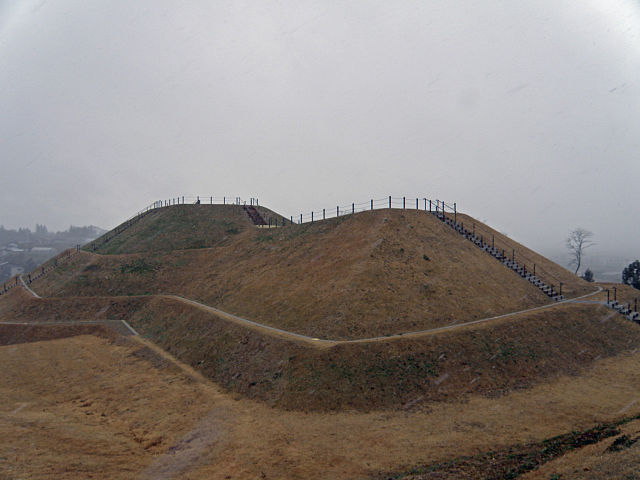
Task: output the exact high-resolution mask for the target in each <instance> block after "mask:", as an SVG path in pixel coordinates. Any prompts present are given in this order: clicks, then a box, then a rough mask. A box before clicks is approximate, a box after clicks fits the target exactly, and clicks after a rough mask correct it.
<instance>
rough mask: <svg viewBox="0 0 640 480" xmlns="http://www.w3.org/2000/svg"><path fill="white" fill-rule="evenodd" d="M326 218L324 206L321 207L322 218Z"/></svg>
mask: <svg viewBox="0 0 640 480" xmlns="http://www.w3.org/2000/svg"><path fill="white" fill-rule="evenodd" d="M325 218H326V215H325V212H324V208H323V209H322V219H323V220H324V219H325Z"/></svg>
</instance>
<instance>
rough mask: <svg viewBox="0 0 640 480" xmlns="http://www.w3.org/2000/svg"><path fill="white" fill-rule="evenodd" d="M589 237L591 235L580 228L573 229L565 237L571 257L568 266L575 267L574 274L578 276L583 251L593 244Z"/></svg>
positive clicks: (591, 235)
mask: <svg viewBox="0 0 640 480" xmlns="http://www.w3.org/2000/svg"><path fill="white" fill-rule="evenodd" d="M591 237H593V233H592V232H590V231H589V230H585V229H584V228H581V227H577V228H574V229H573V230H572V231H571V232H570V233H569V236H568V237H567V249H568V250H569V254H570V255H571V261H570V262H569V265H575V266H576V271H575V272H574V273H575V274H576V275H577V274H578V270H580V264H581V263H582V256H583V255H584V251H585V250H586V249H587V248H589V247H590V246H591V245H593V244H594V243H593V242H592V241H591V240H590V239H591Z"/></svg>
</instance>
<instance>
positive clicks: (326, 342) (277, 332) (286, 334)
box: [20, 277, 604, 347]
mask: <svg viewBox="0 0 640 480" xmlns="http://www.w3.org/2000/svg"><path fill="white" fill-rule="evenodd" d="M20 279H21V280H22V277H20ZM23 285H24V287H25V289H26V290H27V291H28V292H29V293H31V295H33V296H34V297H36V298H42V297H40V296H39V295H38V294H37V293H36V292H34V291H33V290H32V289H31V288H29V287H28V286H27V285H26V284H25V283H24V281H23ZM597 288H598V289H597V290H596V291H595V292H592V293H587V294H586V295H581V296H579V297H575V298H571V299H566V300H561V301H558V302H554V303H550V304H548V305H542V306H540V307H533V308H528V309H525V310H518V311H515V312H509V313H505V314H502V315H496V316H494V317H486V318H480V319H478V320H472V321H470V322H463V323H454V324H451V325H446V326H444V327H436V328H430V329H427V330H418V331H415V332H406V333H396V334H393V335H384V336H377V337H370V338H358V339H354V340H330V339H321V338H314V337H310V336H308V335H303V334H301V333H295V332H291V331H288V330H283V329H280V328H276V327H272V326H270V325H265V324H263V323H258V322H254V321H253V320H249V319H247V318H243V317H240V316H238V315H234V314H232V313H229V312H225V311H223V310H220V309H218V308H215V307H212V306H210V305H206V304H204V303H201V302H198V301H196V300H192V299H190V298H186V297H182V296H179V295H162V294H158V295H145V296H144V298H150V297H156V298H165V299H170V300H174V301H178V302H181V303H183V304H186V305H189V306H192V307H196V308H198V309H200V310H203V311H205V312H208V313H211V314H213V315H216V316H218V317H220V318H223V319H225V320H228V321H230V322H232V323H235V324H237V325H240V326H243V327H247V328H250V329H252V330H257V331H260V332H263V333H266V334H269V335H272V336H276V337H279V338H283V339H286V340H291V341H296V342H301V343H305V344H310V345H313V346H316V347H333V346H335V345H348V344H355V343H374V342H386V341H389V340H397V339H401V338H419V337H423V336H428V335H433V334H437V333H441V332H446V331H449V330H455V329H457V328H462V327H467V326H470V325H477V324H480V323H486V322H490V321H493V320H499V319H503V318H508V317H514V316H516V315H522V314H526V313H531V312H537V311H540V310H546V309H549V308H554V307H558V306H560V305H566V304H571V303H586V302H585V301H584V299H586V298H589V297H592V296H594V295H597V294H598V293H600V292H602V290H603V288H602V287H600V286H599V287H597ZM109 298H119V297H109ZM127 298H131V297H130V296H128V297H127ZM589 303H594V304H602V305H604V302H598V301H593V302H589ZM122 322H123V323H124V325H125V326H126V327H127V329H129V330H130V331H131V332H132V333H133V334H136V335H137V332H135V330H134V329H133V328H132V327H131V326H130V325H129V324H128V323H127V322H125V321H124V320H122ZM58 323H69V324H71V323H77V322H74V321H69V322H58Z"/></svg>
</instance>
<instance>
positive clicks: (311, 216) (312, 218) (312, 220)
mask: <svg viewBox="0 0 640 480" xmlns="http://www.w3.org/2000/svg"><path fill="white" fill-rule="evenodd" d="M311 223H313V210H312V211H311Z"/></svg>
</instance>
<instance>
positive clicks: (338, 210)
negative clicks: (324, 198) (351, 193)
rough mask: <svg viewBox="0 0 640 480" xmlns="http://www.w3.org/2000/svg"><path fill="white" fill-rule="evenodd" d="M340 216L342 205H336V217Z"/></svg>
mask: <svg viewBox="0 0 640 480" xmlns="http://www.w3.org/2000/svg"><path fill="white" fill-rule="evenodd" d="M339 216H340V207H339V206H338V205H336V217H339Z"/></svg>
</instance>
